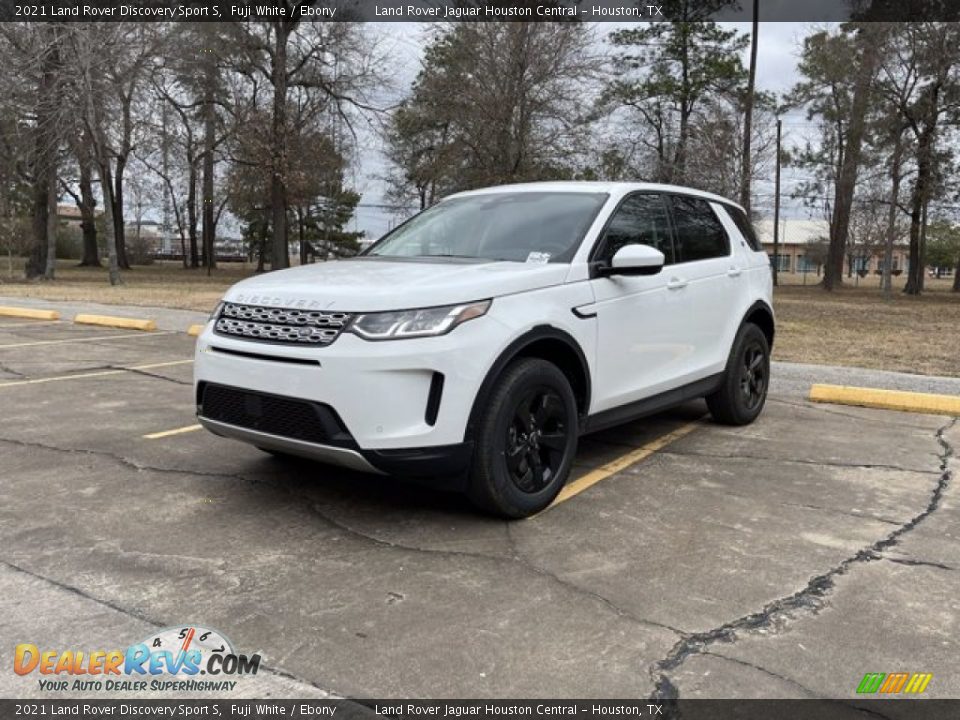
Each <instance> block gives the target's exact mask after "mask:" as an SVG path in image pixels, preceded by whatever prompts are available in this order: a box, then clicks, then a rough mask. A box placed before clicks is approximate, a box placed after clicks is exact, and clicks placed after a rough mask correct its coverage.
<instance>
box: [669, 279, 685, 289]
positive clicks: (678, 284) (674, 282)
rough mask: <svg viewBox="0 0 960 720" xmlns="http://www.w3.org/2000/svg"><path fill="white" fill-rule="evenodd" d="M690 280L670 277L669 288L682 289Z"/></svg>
mask: <svg viewBox="0 0 960 720" xmlns="http://www.w3.org/2000/svg"><path fill="white" fill-rule="evenodd" d="M688 284H689V282H688V281H687V280H681V279H680V278H670V280H668V281H667V290H681V289H683V288H685V287H686V286H687V285H688Z"/></svg>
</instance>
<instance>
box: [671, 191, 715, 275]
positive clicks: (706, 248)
mask: <svg viewBox="0 0 960 720" xmlns="http://www.w3.org/2000/svg"><path fill="white" fill-rule="evenodd" d="M671 200H672V202H673V222H674V227H675V229H676V232H677V250H678V252H679V255H680V262H691V261H693V260H706V259H708V258H715V257H723V256H724V255H729V254H730V240H729V238H728V237H727V233H726V231H725V230H724V229H723V225H721V224H720V220H719V219H717V216H716V215H715V214H714V212H713V208H711V207H710V203H708V202H707V201H706V200H702V199H701V198H695V197H685V196H680V195H675V196H674V197H673V198H671Z"/></svg>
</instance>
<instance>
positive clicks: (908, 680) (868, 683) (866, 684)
mask: <svg viewBox="0 0 960 720" xmlns="http://www.w3.org/2000/svg"><path fill="white" fill-rule="evenodd" d="M931 680H933V673H905V672H896V673H867V674H866V675H864V676H863V680H861V681H860V685H858V686H857V692H858V693H859V694H861V695H872V694H874V693H882V694H887V695H890V694H896V693H901V692H902V693H908V694H912V695H917V694H919V693H922V692H923V691H925V690H926V689H927V685H929V684H930V681H931Z"/></svg>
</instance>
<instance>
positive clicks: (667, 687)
mask: <svg viewBox="0 0 960 720" xmlns="http://www.w3.org/2000/svg"><path fill="white" fill-rule="evenodd" d="M957 420H958V418H952V419H951V420H950V421H949V422H947V423H946V424H945V425H943V426H942V427H940V428H939V429H938V430H937V431H936V434H935V438H936V441H937V444H938V445H939V446H940V452H939V453H938V454H937V458H938V459H939V468H938V473H939V477H938V479H937V482H936V484H935V485H934V487H933V488H932V489H931V491H930V497H929V499H928V501H927V504H926V506H925V507H924V508H923V509H922V510H921V511H920V512H919V513H917V514H916V515H914V516H913V517H912V518H911V519H910V520H908V521H907V522H905V523H903V524H901V525H899V526H898V527H897V528H896V529H894V530H892V531H890V532H889V533H888V534H887V535H885V536H884V537H882V538H880V539H879V540H877V541H876V542H874V543H873V544H871V545H868V546H867V547H864V548H862V549H860V550H859V551H858V552H857V553H856V554H854V555H852V556H850V557H848V558H846V559H845V560H842V561H841V562H840V563H838V564H837V565H835V566H834V567H832V568H831V569H829V570H827V571H826V572H825V573H822V574H820V575H816V576H815V577H812V578H810V579H809V580H808V581H807V584H806V586H805V587H803V588H801V589H800V590H797V591H796V592H793V593H791V594H790V595H786V596H784V597H781V598H778V599H776V600H773V601H772V602H769V603H767V604H766V605H764V606H763V607H762V608H761V609H760V610H758V611H756V612H752V613H748V614H746V615H743V616H741V617H739V618H737V619H735V620H731V621H730V622H727V623H724V624H723V625H720V626H718V627H715V628H712V629H710V630H706V631H704V632H697V633H690V634H688V635H686V636H685V637H683V638H681V640H679V641H678V642H677V643H676V644H675V645H674V646H673V648H672V649H671V650H670V652H669V653H668V654H667V656H666V657H665V658H663V659H662V660H660V661H658V662H655V663H653V664H652V665H651V666H649V668H648V671H649V673H650V678H651V680H652V681H653V683H654V688H655V690H654V693H653V695H651V698H650V699H651V700H656V701H663V700H673V699H677V698H679V695H680V693H679V689H678V688H677V687H676V685H675V684H674V682H673V681H672V680H671V679H670V673H671V672H672V671H674V670H676V669H677V668H679V667H680V666H681V665H683V663H684V662H685V661H686V660H687V658H689V657H690V656H692V655H702V654H704V653H706V652H707V651H708V648H709V647H710V646H711V645H714V644H715V643H720V642H723V643H733V642H736V640H737V637H738V633H748V632H756V631H760V630H765V631H768V632H770V633H776V632H780V631H782V630H783V628H784V627H785V626H786V625H787V624H789V623H790V622H792V621H793V620H795V619H796V618H797V617H799V616H801V615H804V614H812V615H817V614H818V613H819V612H820V611H821V610H823V609H824V608H826V607H827V603H826V599H825V598H826V597H827V595H829V594H830V593H831V592H832V591H833V588H834V587H835V585H836V580H837V578H839V577H841V576H843V575H845V574H846V573H847V572H849V571H850V569H851V568H853V567H854V566H856V565H858V564H860V563H866V562H871V561H876V560H881V559H884V556H883V554H882V553H883V551H885V550H887V549H889V548H891V547H894V546H895V545H897V544H898V543H899V542H900V540H901V539H902V538H903V536H904V535H906V534H908V533H910V532H911V531H913V530H914V529H915V528H916V527H917V526H918V525H920V524H921V523H923V522H924V521H925V520H926V519H927V518H928V517H930V516H931V515H932V514H933V513H935V512H936V511H937V509H938V508H939V507H940V504H941V502H942V501H943V497H944V494H945V493H946V491H947V489H948V487H949V486H950V481H951V478H952V473H951V471H950V458H952V457H953V455H954V448H953V446H952V445H951V444H950V442H949V441H948V440H947V435H946V434H947V432H948V431H949V430H951V429H952V428H953V427H954V425H955V424H956V423H957Z"/></svg>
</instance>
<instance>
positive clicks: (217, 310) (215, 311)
mask: <svg viewBox="0 0 960 720" xmlns="http://www.w3.org/2000/svg"><path fill="white" fill-rule="evenodd" d="M221 310H223V300H221V301H220V302H218V303H217V306H216V307H215V308H214V309H213V312H212V313H210V317H208V318H207V322H210V321H211V320H216V319H217V318H218V317H220V311H221Z"/></svg>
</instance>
